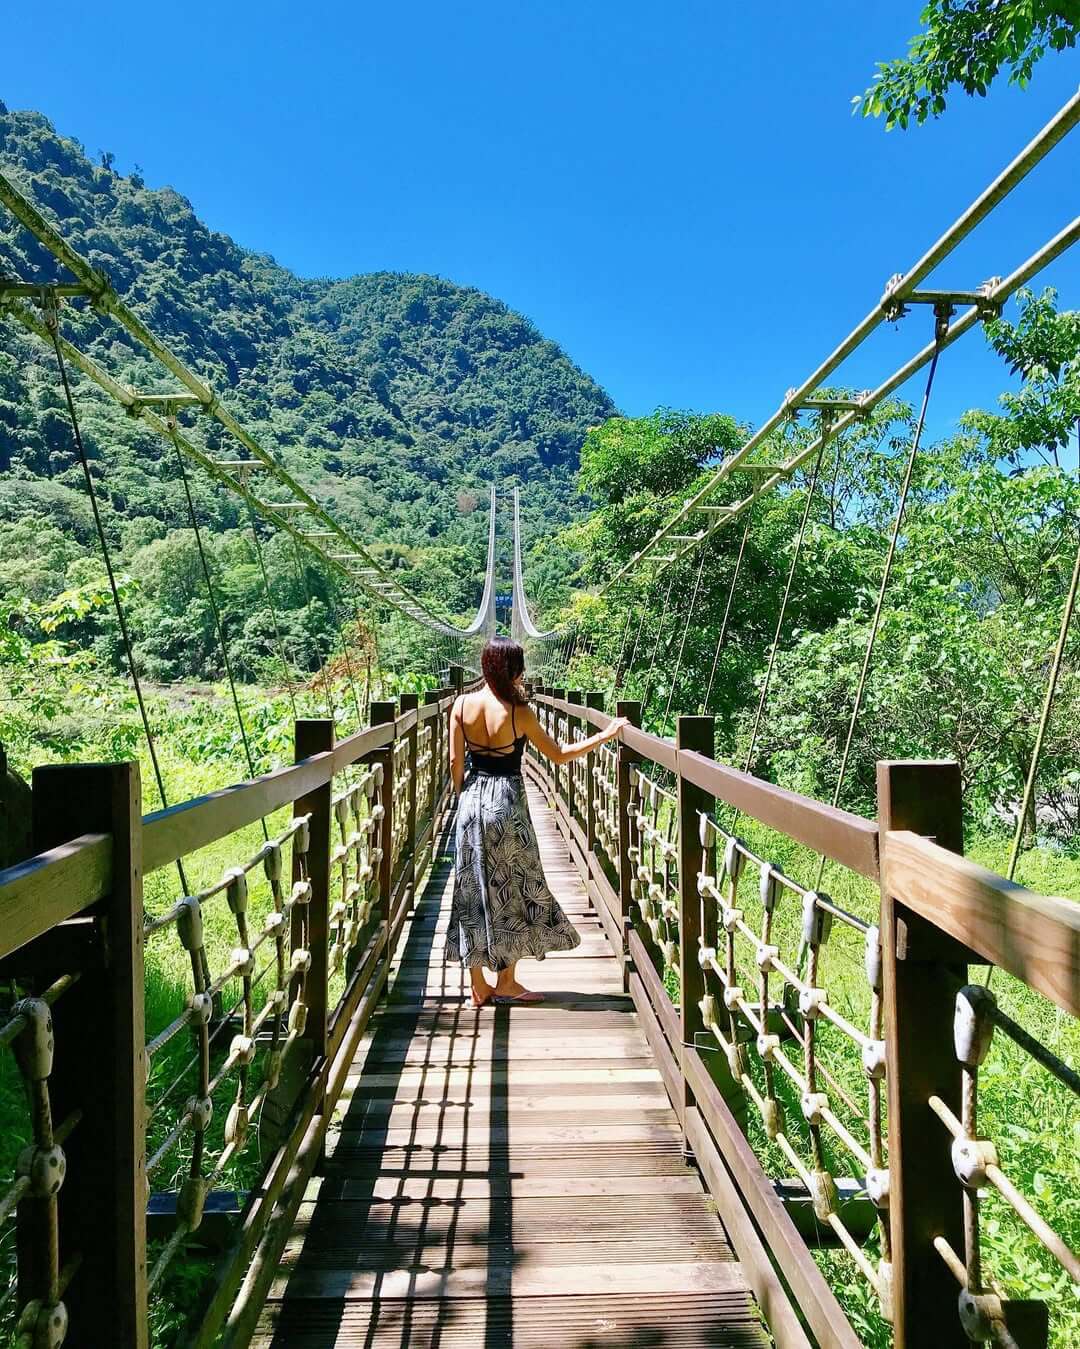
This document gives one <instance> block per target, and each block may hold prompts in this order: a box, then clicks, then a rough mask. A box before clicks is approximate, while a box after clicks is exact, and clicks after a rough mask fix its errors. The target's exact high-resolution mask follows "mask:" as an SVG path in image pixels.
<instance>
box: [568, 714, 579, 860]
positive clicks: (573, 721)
mask: <svg viewBox="0 0 1080 1349" xmlns="http://www.w3.org/2000/svg"><path fill="white" fill-rule="evenodd" d="M566 701H567V702H568V703H577V704H578V705H580V704H581V701H582V695H581V690H580V689H567V691H566ZM580 725H581V718H580V717H575V716H571V715H569V714H567V718H566V738H567V740H569V741H570V742H571V743H573V739H574V732H575V731H576V730H577V728H578V727H579V726H580ZM580 809H581V803H580V802H579V801H578V799H577V784H576V783H575V781H574V765H573V764H572V763H571V764H569V765H567V769H566V813H567V815H568V816H569V817H570V819H571V820H573V819H574V818H575V817H576V816H577V815H578V813H579V811H580ZM568 841H569V840H568Z"/></svg>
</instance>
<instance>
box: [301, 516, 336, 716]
mask: <svg viewBox="0 0 1080 1349" xmlns="http://www.w3.org/2000/svg"><path fill="white" fill-rule="evenodd" d="M291 537H292V545H293V557H294V559H295V562H296V575H297V577H298V578H299V580H300V589H301V592H302V594H303V596H304V604H305V606H306V607H307V609H308V610H309V611H310V609H311V589H310V587H309V586H308V583H307V573H306V572H305V571H304V559H303V557H302V556H301V554H300V544H299V543H298V542H297V539H296V536H295V535H292V536H291ZM315 655H316V658H317V659H318V662H319V668H318V671H317V672H316V675H315V678H316V679H318V677H319V675H322V678H323V685H324V687H325V689H326V710H327V712H328V713H329V715H330V720H331V721H334V720H336V717H335V713H334V695H333V694H332V693H331V691H330V675H329V673H328V671H327V669H326V662H325V661H324V660H323V653H322V643H321V642H320V641H319V639H318V637H316V638H315Z"/></svg>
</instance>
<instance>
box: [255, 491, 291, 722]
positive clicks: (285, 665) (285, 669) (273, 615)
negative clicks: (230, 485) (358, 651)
mask: <svg viewBox="0 0 1080 1349" xmlns="http://www.w3.org/2000/svg"><path fill="white" fill-rule="evenodd" d="M245 505H246V506H247V513H248V520H249V521H250V522H251V537H252V538H253V539H254V541H255V556H256V558H257V559H258V562H259V572H260V573H261V575H262V583H263V593H264V594H265V595H266V602H267V604H268V605H269V607H270V620H271V622H272V623H273V626H274V640H275V641H276V643H277V649H278V656H279V657H280V659H281V671H282V674H283V675H284V676H285V691H286V692H287V693H288V695H289V706H290V707H291V708H292V714H293V721H298V720H299V713H298V712H297V710H296V694H295V692H294V691H293V681H292V677H291V675H290V673H289V662H288V660H287V659H286V657H285V642H284V639H283V638H282V636H281V624H280V623H279V622H278V613H277V606H276V605H275V604H274V596H273V593H272V592H271V590H270V576H269V573H268V572H267V570H266V559H265V558H264V557H263V550H262V542H261V541H260V539H259V531H258V528H257V526H256V522H255V512H254V511H253V510H252V508H251V502H250V501H247V500H245Z"/></svg>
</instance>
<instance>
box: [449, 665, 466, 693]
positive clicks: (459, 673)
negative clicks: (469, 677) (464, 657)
mask: <svg viewBox="0 0 1080 1349" xmlns="http://www.w3.org/2000/svg"><path fill="white" fill-rule="evenodd" d="M449 673H450V688H451V689H452V690H453V692H454V693H455V694H458V693H460V692H461V690H462V687H463V685H464V683H465V671H464V670H463V669H462V667H461V666H460V665H451V666H450V671H449Z"/></svg>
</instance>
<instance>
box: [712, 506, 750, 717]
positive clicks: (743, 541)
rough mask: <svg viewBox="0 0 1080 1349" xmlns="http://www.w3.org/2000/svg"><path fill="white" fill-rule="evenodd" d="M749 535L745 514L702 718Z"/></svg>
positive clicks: (724, 638) (724, 635)
mask: <svg viewBox="0 0 1080 1349" xmlns="http://www.w3.org/2000/svg"><path fill="white" fill-rule="evenodd" d="M749 535H750V516H749V514H747V517H746V524H745V525H744V526H743V532H742V538H741V539H740V541H739V554H738V556H737V557H736V559H735V570H734V571H733V572H732V573H731V585H730V586H729V587H728V594H727V603H726V604H725V605H724V617H723V619H722V621H721V623H720V635H719V636H718V637H717V639H716V650H715V651H714V652H713V661H712V669H711V670H710V671H709V683H708V687H707V688H706V690H705V700H704V702H702V704H701V715H702V716H704V715H705V714H706V713H707V712H708V710H709V700H710V699H711V698H712V690H713V680H714V679H715V678H716V666H717V663H718V662H719V660H720V652H721V651H722V650H723V649H724V643H725V642H726V641H727V634H728V620H729V619H730V617H731V605H732V601H733V600H734V598H735V587H736V586H737V585H738V582H739V572H740V571H741V570H742V560H743V554H744V553H745V552H746V540H747V538H748V537H749Z"/></svg>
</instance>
